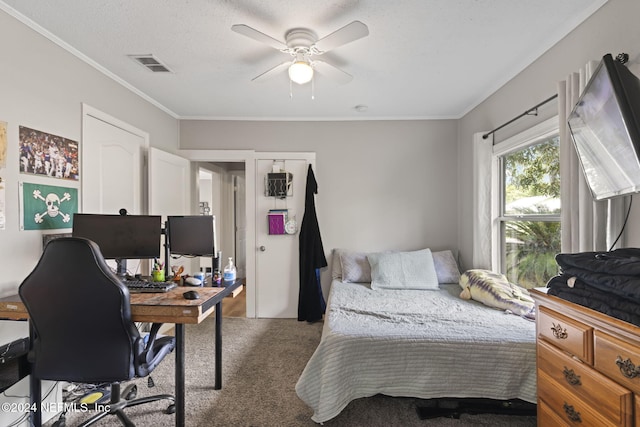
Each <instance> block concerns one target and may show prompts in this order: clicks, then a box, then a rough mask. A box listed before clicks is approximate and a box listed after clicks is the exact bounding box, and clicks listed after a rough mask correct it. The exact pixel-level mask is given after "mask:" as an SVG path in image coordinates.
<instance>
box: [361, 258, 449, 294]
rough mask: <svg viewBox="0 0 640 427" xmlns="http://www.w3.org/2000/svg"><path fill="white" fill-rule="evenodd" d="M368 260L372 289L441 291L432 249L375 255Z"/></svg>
mask: <svg viewBox="0 0 640 427" xmlns="http://www.w3.org/2000/svg"><path fill="white" fill-rule="evenodd" d="M367 258H368V260H369V264H370V265H371V289H423V290H437V289H439V287H438V276H437V275H436V270H435V266H434V264H433V255H432V254H431V250H430V249H422V250H419V251H412V252H388V253H387V252H384V253H373V254H369V255H367Z"/></svg>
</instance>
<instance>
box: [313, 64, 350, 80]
mask: <svg viewBox="0 0 640 427" xmlns="http://www.w3.org/2000/svg"><path fill="white" fill-rule="evenodd" d="M313 68H314V69H316V70H317V71H318V72H319V73H320V74H322V75H324V76H327V77H329V78H330V79H332V80H335V81H336V82H338V83H342V84H344V83H349V82H350V81H351V80H353V76H352V75H351V74H349V73H346V72H344V71H342V70H341V69H339V68H337V67H335V66H333V65H331V64H329V63H328V62H324V61H318V60H315V61H313Z"/></svg>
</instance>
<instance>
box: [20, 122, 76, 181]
mask: <svg viewBox="0 0 640 427" xmlns="http://www.w3.org/2000/svg"><path fill="white" fill-rule="evenodd" d="M19 141H20V173H28V174H33V175H41V176H47V177H51V178H59V179H71V180H74V181H78V180H79V179H80V168H79V164H78V162H79V160H78V157H79V156H78V148H79V143H78V142H77V141H72V140H70V139H67V138H64V137H62V136H57V135H52V134H50V133H45V132H42V131H39V130H35V129H31V128H28V127H25V126H20V132H19Z"/></svg>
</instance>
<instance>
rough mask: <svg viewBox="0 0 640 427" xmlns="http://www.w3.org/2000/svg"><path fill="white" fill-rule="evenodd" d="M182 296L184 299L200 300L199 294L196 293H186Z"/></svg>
mask: <svg viewBox="0 0 640 427" xmlns="http://www.w3.org/2000/svg"><path fill="white" fill-rule="evenodd" d="M182 296H183V297H184V299H200V294H199V293H197V292H196V291H187V292H185V293H184V294H182Z"/></svg>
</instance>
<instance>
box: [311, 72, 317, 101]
mask: <svg viewBox="0 0 640 427" xmlns="http://www.w3.org/2000/svg"><path fill="white" fill-rule="evenodd" d="M314 74H315V73H314ZM314 99H316V78H315V76H312V77H311V100H312V101H313V100H314Z"/></svg>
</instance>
